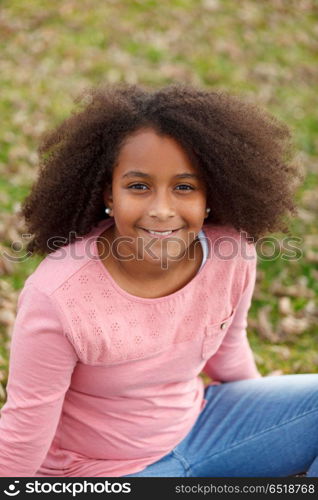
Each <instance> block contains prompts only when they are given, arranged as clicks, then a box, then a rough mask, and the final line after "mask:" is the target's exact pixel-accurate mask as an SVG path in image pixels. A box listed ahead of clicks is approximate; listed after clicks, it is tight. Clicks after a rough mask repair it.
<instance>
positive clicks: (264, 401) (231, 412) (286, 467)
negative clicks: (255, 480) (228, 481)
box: [123, 374, 318, 477]
mask: <svg viewBox="0 0 318 500" xmlns="http://www.w3.org/2000/svg"><path fill="white" fill-rule="evenodd" d="M204 397H205V399H206V400H207V403H206V406H205V408H204V409H203V410H202V411H201V413H200V415H199V417H198V419H197V421H196V423H195V424H194V426H193V427H192V429H191V431H190V432H189V433H188V434H187V436H186V437H185V438H184V439H183V440H182V441H181V442H180V443H179V444H178V445H177V446H176V447H175V448H174V449H173V450H172V451H171V452H170V453H168V454H167V455H165V456H164V457H163V458H161V459H160V460H158V461H157V462H155V463H153V464H151V465H149V466H148V467H146V468H145V469H144V470H142V471H141V472H135V473H133V474H129V475H127V476H123V477H286V476H291V475H295V474H299V473H305V472H307V477H318V374H299V375H281V376H269V377H263V378H260V379H247V380H239V381H235V382H226V383H222V384H220V385H210V386H207V387H206V388H205V396H204Z"/></svg>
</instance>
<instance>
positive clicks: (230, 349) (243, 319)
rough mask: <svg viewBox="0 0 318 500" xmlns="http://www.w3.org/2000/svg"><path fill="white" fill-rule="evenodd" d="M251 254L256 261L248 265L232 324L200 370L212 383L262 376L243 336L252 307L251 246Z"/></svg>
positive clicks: (253, 264) (254, 270)
mask: <svg viewBox="0 0 318 500" xmlns="http://www.w3.org/2000/svg"><path fill="white" fill-rule="evenodd" d="M252 253H253V255H254V256H255V258H254V259H253V260H250V261H249V263H248V284H247V287H246V289H245V291H244V293H243V294H242V296H241V299H240V301H239V304H238V306H237V309H236V311H235V315H234V318H233V320H232V323H231V325H230V327H229V329H228V331H227V333H226V335H225V337H224V339H223V342H222V344H221V345H220V347H219V349H218V350H217V352H216V353H215V354H214V355H213V356H211V358H210V359H209V360H208V361H207V363H206V365H205V366H204V368H203V372H204V373H206V374H207V375H208V376H209V377H211V378H212V379H213V380H215V381H221V382H230V381H234V380H241V379H247V378H259V377H261V374H260V373H259V371H258V369H257V367H256V364H255V360H254V357H253V352H252V350H251V347H250V345H249V342H248V339H247V335H246V327H247V313H248V310H249V308H250V306H251V302H252V296H253V291H254V287H255V281H256V265H257V254H256V249H255V247H254V246H253V249H252Z"/></svg>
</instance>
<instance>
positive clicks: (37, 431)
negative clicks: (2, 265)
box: [0, 284, 77, 477]
mask: <svg viewBox="0 0 318 500" xmlns="http://www.w3.org/2000/svg"><path fill="white" fill-rule="evenodd" d="M64 331H65V329H64V326H63V324H62V321H61V318H59V315H58V313H57V309H56V308H55V307H54V304H53V303H52V299H51V298H50V297H49V296H47V295H46V294H44V293H43V292H41V291H39V290H37V289H36V288H35V287H34V286H33V285H31V284H28V285H27V286H25V287H24V289H23V290H22V292H21V293H20V296H19V301H18V313H17V317H16V321H15V324H14V328H13V334H12V340H11V350H10V365H9V366H10V368H9V378H8V384H7V396H8V397H7V402H6V404H5V405H4V406H3V408H2V410H1V419H0V476H2V477H14V476H15V477H23V476H29V477H30V476H34V474H35V473H36V471H37V470H38V468H39V467H40V465H41V464H42V462H43V461H44V459H45V456H46V454H47V452H48V450H49V447H50V445H51V442H52V440H53V437H54V434H55V431H56V428H57V425H58V422H59V418H60V414H61V409H62V405H63V401H64V396H65V393H66V391H67V389H68V387H69V384H70V380H71V375H72V372H73V370H74V367H75V365H76V362H77V355H76V353H75V351H74V348H73V347H72V345H71V343H70V342H69V340H68V339H67V338H66V336H65V335H64Z"/></svg>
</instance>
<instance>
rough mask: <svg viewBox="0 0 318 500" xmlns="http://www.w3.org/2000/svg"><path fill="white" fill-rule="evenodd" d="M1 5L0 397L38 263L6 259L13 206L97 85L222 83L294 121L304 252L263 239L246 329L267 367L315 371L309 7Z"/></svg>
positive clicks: (314, 36)
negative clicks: (41, 150)
mask: <svg viewBox="0 0 318 500" xmlns="http://www.w3.org/2000/svg"><path fill="white" fill-rule="evenodd" d="M0 8H1V12H0V40H1V60H0V75H1V76H0V78H1V88H2V92H1V97H0V113H1V121H0V131H1V133H0V140H1V148H0V176H1V177H0V210H1V215H0V237H1V248H0V249H1V256H0V277H1V286H0V403H1V404H2V403H3V401H4V400H5V387H6V383H7V373H8V356H9V349H10V338H11V332H12V327H13V324H14V320H15V315H16V305H17V297H18V295H19V291H20V290H21V288H22V287H23V284H24V281H25V279H26V278H27V277H28V276H29V275H30V274H31V273H32V272H33V270H34V269H35V268H36V267H37V265H38V264H39V263H40V261H41V260H42V258H41V257H36V256H33V257H32V258H28V259H27V260H25V261H23V262H15V263H14V262H13V260H12V259H7V258H6V257H5V255H4V254H9V255H12V256H16V257H19V256H20V257H21V255H23V252H22V251H21V245H22V243H23V241H22V239H21V234H22V233H23V230H24V228H23V221H21V220H19V218H18V217H17V211H18V210H19V208H20V203H21V201H22V200H23V199H24V197H25V196H26V195H27V194H28V192H29V190H30V187H31V185H32V183H33V182H34V180H35V179H36V176H37V169H38V166H37V162H38V158H37V152H36V150H37V146H38V141H39V137H40V135H41V134H42V133H43V132H44V131H45V130H46V129H48V128H50V127H52V126H54V125H56V124H57V123H59V122H60V121H61V120H62V119H63V118H65V117H66V116H68V115H69V114H70V112H71V111H72V109H74V105H73V100H74V98H76V97H77V96H78V95H79V94H80V93H81V92H82V91H83V90H84V89H85V88H86V87H88V86H90V85H98V84H100V83H103V82H112V83H114V82H122V81H124V82H129V83H141V84H147V85H150V86H153V87H154V88H155V87H158V86H161V85H165V84H168V83H173V82H186V83H191V84H194V85H199V86H202V87H205V88H209V89H213V90H227V91H229V92H231V93H233V94H236V95H241V96H243V97H245V98H247V99H248V100H251V101H253V102H256V103H257V104H259V105H260V106H262V107H264V108H266V109H267V110H269V111H270V112H271V113H272V114H274V115H275V116H276V117H277V118H280V119H281V120H283V121H285V122H286V123H287V124H288V125H289V127H290V129H291V131H292V134H293V136H294V143H295V151H296V157H297V161H299V162H300V163H301V165H302V168H303V170H304V173H305V179H304V182H303V183H302V186H301V187H300V188H299V190H298V192H297V203H298V206H299V215H298V217H297V218H294V219H293V220H291V221H290V228H291V231H290V234H291V236H293V237H295V238H296V240H295V241H296V242H297V243H294V246H296V247H297V248H298V249H299V251H298V253H297V255H298V256H297V258H294V259H292V260H288V259H283V258H282V257H281V254H282V253H281V251H280V250H281V248H280V245H278V247H279V248H278V251H277V248H276V254H274V255H273V245H268V244H265V245H264V246H263V247H262V258H261V259H259V262H258V273H257V282H256V287H255V292H254V296H253V302H252V306H251V309H250V312H249V319H248V336H249V340H250V343H251V346H252V348H253V351H254V354H255V359H256V362H257V365H258V368H259V370H260V371H261V373H262V374H263V375H268V374H287V373H307V372H318V368H317V366H318V342H317V341H318V225H317V220H318V179H317V173H318V162H317V156H316V153H317V143H318V139H317V132H318V115H317V104H318V103H317V95H318V88H317V83H318V3H317V1H315V0H297V1H296V0H258V1H257V2H256V1H253V0H241V1H240V2H237V1H234V0H223V1H222V0H169V1H168V0H161V1H157V0H140V1H138V0H129V1H124V0H105V1H99V0H82V1H81V2H77V1H75V0H55V1H54V2H51V1H49V0H28V1H27V2H21V1H18V0H2V1H1V2H0ZM273 236H275V238H277V241H278V242H283V240H284V238H286V235H285V234H278V233H277V234H274V235H273ZM14 242H15V245H13V243H14ZM17 242H21V245H20V246H19V244H17ZM266 247H268V256H269V258H268V259H267V258H266V256H265V257H264V254H266V252H267V250H266ZM264 249H265V250H264Z"/></svg>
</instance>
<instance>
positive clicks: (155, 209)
mask: <svg viewBox="0 0 318 500" xmlns="http://www.w3.org/2000/svg"><path fill="white" fill-rule="evenodd" d="M148 213H149V216H150V217H158V218H160V219H165V218H167V217H175V215H176V209H175V207H174V205H173V203H172V200H171V199H170V198H169V196H165V195H164V194H162V195H161V196H160V195H158V196H157V197H156V199H155V200H152V203H151V205H150V207H149V211H148Z"/></svg>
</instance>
